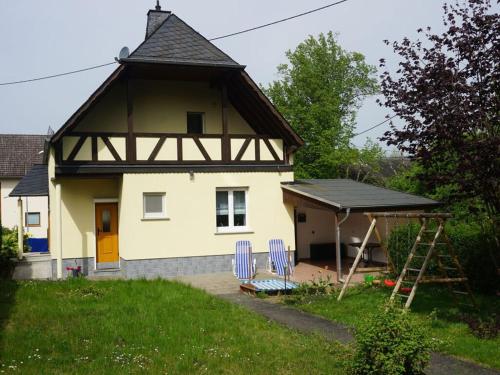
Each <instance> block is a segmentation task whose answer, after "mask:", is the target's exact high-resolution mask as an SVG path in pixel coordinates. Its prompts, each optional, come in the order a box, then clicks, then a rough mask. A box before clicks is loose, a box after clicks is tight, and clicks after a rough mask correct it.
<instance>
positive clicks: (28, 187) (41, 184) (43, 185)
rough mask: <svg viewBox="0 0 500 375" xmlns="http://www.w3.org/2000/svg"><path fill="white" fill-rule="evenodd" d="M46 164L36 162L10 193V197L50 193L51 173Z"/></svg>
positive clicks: (46, 194)
mask: <svg viewBox="0 0 500 375" xmlns="http://www.w3.org/2000/svg"><path fill="white" fill-rule="evenodd" d="M47 171H48V170H47V165H46V164H35V165H34V166H33V167H32V168H31V169H30V171H29V172H28V173H27V174H26V175H25V176H24V177H23V178H22V179H21V181H19V183H18V184H17V185H16V187H15V188H14V189H13V190H12V191H11V193H10V194H9V196H10V197H37V196H48V195H49V175H48V172H47Z"/></svg>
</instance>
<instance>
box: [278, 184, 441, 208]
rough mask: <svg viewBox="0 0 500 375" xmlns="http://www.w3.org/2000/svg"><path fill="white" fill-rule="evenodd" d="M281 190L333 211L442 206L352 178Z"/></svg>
mask: <svg viewBox="0 0 500 375" xmlns="http://www.w3.org/2000/svg"><path fill="white" fill-rule="evenodd" d="M282 188H283V189H285V190H289V191H291V192H292V193H296V194H298V195H303V196H305V197H308V198H311V199H313V200H316V201H318V202H321V203H323V204H326V205H329V206H331V207H332V208H334V209H337V210H338V209H346V208H350V209H353V210H358V211H363V210H367V211H369V210H374V209H377V210H386V209H390V210H403V209H411V208H414V209H419V208H420V209H423V208H431V207H436V206H439V205H440V203H439V202H437V201H434V200H432V199H428V198H424V197H420V196H418V195H413V194H408V193H402V192H400V191H396V190H391V189H385V188H382V187H378V186H374V185H369V184H364V183H361V182H357V181H354V180H349V179H333V180H328V179H325V180H296V181H295V182H294V183H291V184H282Z"/></svg>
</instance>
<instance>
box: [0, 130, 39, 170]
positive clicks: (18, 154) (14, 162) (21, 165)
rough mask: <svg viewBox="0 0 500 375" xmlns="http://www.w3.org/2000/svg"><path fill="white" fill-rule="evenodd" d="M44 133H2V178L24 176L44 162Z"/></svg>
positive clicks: (0, 144) (0, 159)
mask: <svg viewBox="0 0 500 375" xmlns="http://www.w3.org/2000/svg"><path fill="white" fill-rule="evenodd" d="M45 138H46V137H45V136H44V135H24V134H0V178H1V177H10V178H20V177H23V176H24V175H25V174H26V173H27V172H28V171H29V170H30V168H31V167H32V166H33V165H34V164H40V163H42V162H43V153H41V151H43V150H44V143H45Z"/></svg>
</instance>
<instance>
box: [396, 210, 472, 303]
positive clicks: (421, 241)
mask: <svg viewBox="0 0 500 375" xmlns="http://www.w3.org/2000/svg"><path fill="white" fill-rule="evenodd" d="M437 221H438V223H439V225H438V226H437V229H428V227H429V226H428V221H427V218H422V219H421V220H420V222H421V227H420V231H419V233H418V235H417V238H416V240H415V243H414V244H413V247H412V248H411V250H410V253H409V254H408V258H407V260H406V263H405V265H404V267H403V269H402V271H401V274H400V275H399V278H398V281H397V283H396V286H395V287H394V290H393V291H392V294H391V298H390V301H394V299H395V297H396V296H399V297H401V298H403V299H406V303H405V309H408V308H409V307H410V305H411V303H412V301H413V299H414V297H415V293H416V292H417V288H418V285H419V284H425V283H446V284H447V285H448V287H449V288H450V291H451V292H452V293H453V294H454V296H455V297H456V296H457V295H458V294H460V295H467V296H468V297H469V298H470V299H471V301H472V305H473V306H476V304H475V300H474V297H473V295H472V291H471V289H470V286H469V283H468V279H467V277H466V276H465V274H464V271H463V268H462V266H461V265H460V262H459V261H458V258H457V256H456V253H455V251H454V249H453V246H452V245H451V242H450V240H449V239H448V237H447V236H446V234H445V233H444V226H445V220H444V219H442V218H438V219H437ZM429 237H430V238H429ZM440 238H442V240H443V241H444V242H438V240H439V239H440ZM429 241H430V242H429ZM436 245H445V246H446V249H447V250H448V254H439V252H438V251H437V249H436ZM432 258H435V259H436V263H437V266H438V269H439V271H440V273H441V277H440V278H437V277H427V278H426V277H424V275H425V272H426V271H427V268H428V267H429V264H430V262H431V259H432ZM444 259H448V263H445V262H444ZM449 262H451V265H448V264H449ZM450 273H455V275H454V276H450ZM451 284H462V285H463V286H464V287H465V288H464V289H462V290H454V289H453V288H452V286H451ZM403 286H405V287H407V288H409V289H410V293H409V294H403V293H401V288H402V287H403Z"/></svg>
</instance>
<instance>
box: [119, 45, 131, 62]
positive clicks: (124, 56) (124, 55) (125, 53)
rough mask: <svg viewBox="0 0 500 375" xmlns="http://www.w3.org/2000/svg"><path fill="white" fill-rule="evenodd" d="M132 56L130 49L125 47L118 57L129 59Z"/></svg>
mask: <svg viewBox="0 0 500 375" xmlns="http://www.w3.org/2000/svg"><path fill="white" fill-rule="evenodd" d="M129 56H130V51H129V49H128V47H123V48H122V49H121V50H120V54H119V55H118V57H119V58H120V60H121V59H126V58H127V57H129Z"/></svg>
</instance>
